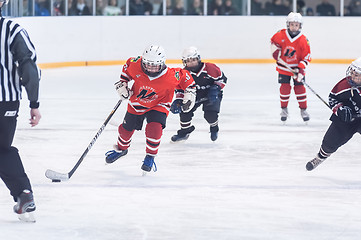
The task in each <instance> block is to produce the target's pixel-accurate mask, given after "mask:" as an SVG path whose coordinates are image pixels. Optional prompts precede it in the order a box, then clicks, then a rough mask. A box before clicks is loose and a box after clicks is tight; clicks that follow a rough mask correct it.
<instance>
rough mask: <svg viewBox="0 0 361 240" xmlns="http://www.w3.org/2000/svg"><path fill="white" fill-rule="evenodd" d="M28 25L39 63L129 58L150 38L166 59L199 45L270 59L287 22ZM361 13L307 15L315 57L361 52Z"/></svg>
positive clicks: (26, 21) (80, 20)
mask: <svg viewBox="0 0 361 240" xmlns="http://www.w3.org/2000/svg"><path fill="white" fill-rule="evenodd" d="M15 21H17V22H19V23H20V24H21V25H22V26H24V27H25V28H26V29H27V30H28V32H29V34H30V36H31V39H32V40H33V42H34V44H35V46H36V49H37V51H38V57H39V61H38V62H39V63H53V62H71V61H102V60H126V59H128V58H129V57H130V56H137V55H140V54H141V53H142V51H143V49H144V48H145V47H146V46H147V45H148V44H160V45H162V46H163V47H164V48H165V49H166V52H167V58H168V59H180V57H181V53H182V51H183V49H184V48H185V47H188V46H192V45H194V46H197V47H198V48H199V50H200V51H201V53H202V56H203V58H206V59H270V58H271V55H270V49H269V42H270V38H271V37H272V35H273V34H274V33H276V31H278V30H280V29H281V28H285V27H286V20H285V17H283V16H262V17H256V16H251V17H247V16H216V17H214V16H207V17H195V16H168V17H163V16H151V17H149V16H131V17H124V16H120V17H103V16H96V17H87V16H83V17H26V18H17V19H15ZM359 25H360V18H359V17H343V18H341V17H304V34H305V35H306V36H307V37H308V38H309V40H310V43H311V51H312V57H313V58H315V59H327V58H331V59H355V58H357V57H359V56H360V54H361V44H360V43H359V41H360V39H361V32H360V31H355V29H357V27H358V26H359Z"/></svg>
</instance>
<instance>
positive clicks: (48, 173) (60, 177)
mask: <svg viewBox="0 0 361 240" xmlns="http://www.w3.org/2000/svg"><path fill="white" fill-rule="evenodd" d="M121 103H122V100H119V101H118V102H117V104H116V105H115V107H114V108H113V110H112V111H111V112H110V114H109V115H108V117H107V119H106V120H105V121H104V123H103V125H102V126H101V127H100V129H99V130H98V132H97V133H96V135H95V136H94V138H93V139H92V140H91V142H90V143H89V145H88V147H87V148H86V149H85V151H84V152H83V154H82V155H81V157H80V158H79V160H78V161H77V162H76V164H75V166H74V167H73V168H72V169H71V170H70V171H69V172H68V173H67V174H62V173H57V172H55V171H52V170H47V171H46V173H45V175H46V176H47V177H48V178H50V179H53V180H54V179H58V180H69V179H70V178H71V176H73V174H74V172H75V171H76V170H77V169H78V167H79V165H80V164H81V163H82V162H83V160H84V158H85V156H86V155H87V154H88V152H89V151H90V149H91V148H92V147H93V145H94V144H95V142H96V141H97V139H98V137H99V136H100V134H101V133H102V132H103V130H104V128H105V127H106V125H107V124H108V122H109V121H110V119H111V118H112V117H113V115H114V113H115V111H116V110H117V109H118V108H119V106H120V104H121ZM66 175H67V176H66Z"/></svg>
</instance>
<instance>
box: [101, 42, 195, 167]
mask: <svg viewBox="0 0 361 240" xmlns="http://www.w3.org/2000/svg"><path fill="white" fill-rule="evenodd" d="M165 60H166V56H165V51H164V49H163V48H162V47H161V46H157V45H150V46H148V47H147V48H146V49H145V50H144V52H143V55H142V56H139V57H134V58H129V59H128V60H127V62H126V64H125V65H124V66H123V70H122V73H121V75H120V81H118V82H117V83H115V87H116V90H117V92H118V93H119V96H120V98H121V99H123V100H124V99H129V102H128V109H127V113H126V115H125V117H124V121H123V123H122V124H121V125H120V126H119V128H118V133H119V136H118V141H117V144H116V145H115V146H114V148H115V149H114V150H111V151H108V152H107V153H106V159H105V160H106V162H107V163H112V162H114V161H116V160H117V159H118V158H120V157H122V156H124V155H126V154H127V153H128V148H129V146H130V143H131V139H132V135H133V133H134V131H135V130H141V129H142V126H143V121H144V120H145V119H146V120H147V123H146V127H145V136H146V156H145V158H144V161H143V165H142V167H141V169H142V170H144V171H146V172H149V171H150V170H151V169H152V168H153V165H154V171H156V170H157V168H156V165H155V163H154V157H155V156H156V155H157V153H158V149H159V146H160V140H161V137H162V133H163V129H164V128H165V126H166V119H167V116H168V113H169V109H170V106H171V103H172V100H173V96H174V92H175V90H176V89H181V90H183V91H184V92H185V93H184V96H183V98H182V110H183V111H185V112H187V111H190V110H191V109H192V108H193V106H194V104H195V98H196V95H195V94H196V89H195V84H194V80H193V78H192V76H191V75H190V73H189V72H188V71H187V70H183V69H181V68H169V67H167V66H166V65H165ZM130 81H132V83H133V84H132V86H131V87H130V84H129V86H128V83H129V82H130Z"/></svg>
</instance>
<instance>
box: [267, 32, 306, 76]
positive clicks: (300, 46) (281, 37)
mask: <svg viewBox="0 0 361 240" xmlns="http://www.w3.org/2000/svg"><path fill="white" fill-rule="evenodd" d="M271 43H274V44H275V45H276V46H279V47H281V59H282V60H284V61H285V62H286V63H288V64H289V66H290V67H292V68H295V67H298V68H303V69H304V68H306V66H307V65H308V63H309V62H310V61H311V49H310V44H309V42H308V39H307V38H306V36H305V35H303V34H301V33H299V34H298V35H297V36H295V37H294V38H292V37H291V36H290V35H289V33H288V31H287V29H282V30H280V31H278V32H277V33H276V34H275V35H273V37H272V38H271ZM276 70H277V71H278V72H279V73H280V74H284V75H288V76H293V73H292V72H291V71H290V70H288V69H287V68H286V67H284V66H282V65H281V64H278V65H277V68H276Z"/></svg>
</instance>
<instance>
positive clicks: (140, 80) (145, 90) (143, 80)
mask: <svg viewBox="0 0 361 240" xmlns="http://www.w3.org/2000/svg"><path fill="white" fill-rule="evenodd" d="M141 64H142V58H141V57H140V56H139V57H136V58H129V59H128V60H127V62H126V64H124V66H123V70H122V73H121V75H120V79H121V81H126V82H129V81H131V80H134V83H133V86H132V87H131V90H132V91H133V95H132V96H131V97H130V98H129V103H128V112H129V113H132V114H136V115H141V114H143V113H145V112H148V111H151V110H156V111H159V112H164V113H166V114H167V115H168V113H169V109H170V105H171V103H172V100H173V96H174V91H175V90H176V89H182V90H185V89H186V88H187V87H189V86H192V85H194V80H193V78H192V76H191V74H190V73H189V72H188V71H187V70H184V69H181V68H169V67H167V68H166V69H164V70H163V71H162V72H161V74H160V75H158V76H157V77H149V76H148V75H146V74H145V73H144V72H143V70H142V66H141Z"/></svg>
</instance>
